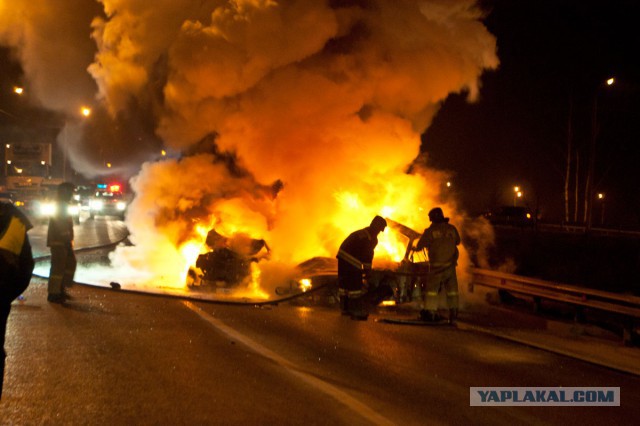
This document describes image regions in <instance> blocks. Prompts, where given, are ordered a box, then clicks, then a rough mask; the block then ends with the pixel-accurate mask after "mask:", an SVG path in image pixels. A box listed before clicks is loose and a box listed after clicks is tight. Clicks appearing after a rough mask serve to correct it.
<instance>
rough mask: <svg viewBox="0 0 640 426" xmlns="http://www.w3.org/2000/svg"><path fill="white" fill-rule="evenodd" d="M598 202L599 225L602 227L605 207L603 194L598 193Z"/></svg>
mask: <svg viewBox="0 0 640 426" xmlns="http://www.w3.org/2000/svg"><path fill="white" fill-rule="evenodd" d="M598 201H600V225H604V207H605V194H604V192H598Z"/></svg>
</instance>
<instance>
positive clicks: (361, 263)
mask: <svg viewBox="0 0 640 426" xmlns="http://www.w3.org/2000/svg"><path fill="white" fill-rule="evenodd" d="M386 227H387V221H386V220H384V219H383V218H382V217H380V216H376V217H374V218H373V220H372V221H371V225H369V226H368V227H366V228H363V229H360V230H358V231H355V232H353V233H351V234H350V235H349V236H348V237H347V238H346V239H345V240H344V241H343V242H342V244H341V245H340V249H339V250H338V255H337V256H336V257H337V258H338V294H339V296H340V308H341V310H342V314H343V315H350V316H351V319H353V320H362V321H366V320H367V318H368V317H369V309H368V306H367V304H368V298H367V290H368V278H369V275H370V273H371V262H372V261H373V251H374V250H375V248H376V245H378V234H379V233H380V232H382V231H384V229H385V228H386Z"/></svg>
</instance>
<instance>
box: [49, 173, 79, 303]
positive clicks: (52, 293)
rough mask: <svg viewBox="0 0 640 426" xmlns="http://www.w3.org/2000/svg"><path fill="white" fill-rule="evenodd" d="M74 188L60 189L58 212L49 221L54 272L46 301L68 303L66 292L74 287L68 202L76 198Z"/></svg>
mask: <svg viewBox="0 0 640 426" xmlns="http://www.w3.org/2000/svg"><path fill="white" fill-rule="evenodd" d="M74 189H75V188H74V186H73V184H71V183H69V182H63V183H61V184H60V185H58V188H57V193H56V200H57V209H56V212H55V214H54V215H52V216H51V218H50V219H49V229H48V231H47V247H50V248H51V270H50V272H49V285H48V293H49V295H48V297H47V300H48V301H49V302H53V303H62V302H64V301H65V300H67V299H69V298H70V296H69V295H68V294H67V292H66V289H67V288H68V287H71V285H72V284H73V276H74V274H75V272H76V256H75V254H74V253H73V218H72V217H71V216H70V215H69V202H70V201H71V197H73V191H74Z"/></svg>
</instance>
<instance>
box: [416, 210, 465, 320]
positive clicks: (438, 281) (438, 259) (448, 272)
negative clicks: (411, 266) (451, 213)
mask: <svg viewBox="0 0 640 426" xmlns="http://www.w3.org/2000/svg"><path fill="white" fill-rule="evenodd" d="M429 220H430V221H431V226H429V227H428V228H427V229H425V230H424V233H423V234H422V236H421V237H420V240H418V244H417V245H416V247H415V248H414V250H415V251H420V250H423V249H427V252H428V254H429V274H428V275H427V283H426V293H425V297H424V309H422V310H421V311H420V318H421V319H422V320H424V321H439V320H441V318H439V316H438V313H437V312H438V293H439V291H440V289H441V288H444V289H445V291H446V292H447V306H448V307H449V322H450V323H455V321H456V318H457V317H458V278H457V276H456V266H457V265H458V247H457V246H458V245H459V244H460V234H459V233H458V230H457V229H456V227H455V226H453V225H451V224H449V218H448V217H444V213H443V212H442V209H441V208H440V207H436V208H434V209H432V210H431V211H430V212H429Z"/></svg>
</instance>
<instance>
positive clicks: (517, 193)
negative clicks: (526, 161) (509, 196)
mask: <svg viewBox="0 0 640 426" xmlns="http://www.w3.org/2000/svg"><path fill="white" fill-rule="evenodd" d="M523 195H524V193H523V192H522V191H521V190H520V187H519V186H514V187H513V207H515V206H517V205H518V198H522V196H523Z"/></svg>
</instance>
